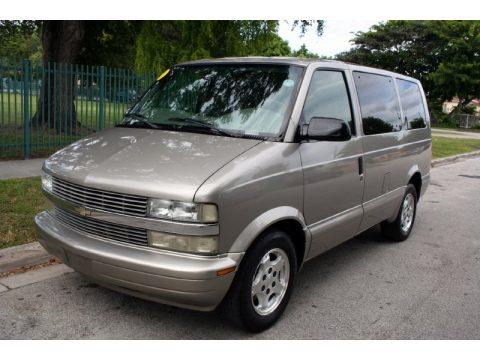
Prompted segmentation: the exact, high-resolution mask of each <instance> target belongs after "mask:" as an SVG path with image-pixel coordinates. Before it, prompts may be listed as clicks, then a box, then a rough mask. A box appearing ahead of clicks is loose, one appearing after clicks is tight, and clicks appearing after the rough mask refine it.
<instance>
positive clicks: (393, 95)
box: [353, 71, 402, 135]
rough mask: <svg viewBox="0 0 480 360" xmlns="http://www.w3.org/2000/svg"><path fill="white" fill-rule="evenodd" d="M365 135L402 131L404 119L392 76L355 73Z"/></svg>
mask: <svg viewBox="0 0 480 360" xmlns="http://www.w3.org/2000/svg"><path fill="white" fill-rule="evenodd" d="M353 78H354V80H355V87H356V88H357V93H358V100H359V102H360V110H361V112H362V124H363V132H364V134H365V135H375V134H383V133H389V132H395V131H400V130H401V129H402V119H401V116H400V104H399V103H398V97H397V92H396V91H395V86H394V84H393V79H392V78H391V77H390V76H384V75H378V74H370V73H363V72H357V71H354V72H353Z"/></svg>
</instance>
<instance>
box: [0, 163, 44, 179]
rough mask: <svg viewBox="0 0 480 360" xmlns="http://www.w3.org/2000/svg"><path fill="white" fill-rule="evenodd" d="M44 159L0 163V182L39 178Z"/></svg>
mask: <svg viewBox="0 0 480 360" xmlns="http://www.w3.org/2000/svg"><path fill="white" fill-rule="evenodd" d="M44 161H45V159H32V160H7V161H0V180H4V179H15V178H26V177H30V176H39V175H40V170H41V169H42V164H43V162H44Z"/></svg>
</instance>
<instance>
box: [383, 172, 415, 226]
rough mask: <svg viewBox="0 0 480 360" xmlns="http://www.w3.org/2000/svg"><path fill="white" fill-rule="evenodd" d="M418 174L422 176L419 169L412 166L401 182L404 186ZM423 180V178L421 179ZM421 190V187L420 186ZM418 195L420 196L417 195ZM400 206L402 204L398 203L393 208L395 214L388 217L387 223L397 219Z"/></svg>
mask: <svg viewBox="0 0 480 360" xmlns="http://www.w3.org/2000/svg"><path fill="white" fill-rule="evenodd" d="M417 172H418V173H419V174H420V175H421V174H422V173H421V172H420V168H419V166H418V165H417V164H414V165H412V167H411V168H410V170H408V172H407V176H406V178H405V181H404V182H403V183H404V184H405V186H406V185H407V184H408V181H409V180H410V179H411V178H412V176H413V175H414V174H415V173H417ZM422 179H423V178H422ZM422 188H423V186H422ZM419 195H420V194H419ZM401 206H402V202H401V201H400V202H399V203H398V204H397V206H395V212H394V213H393V215H392V216H391V217H389V218H388V219H387V221H388V222H392V221H395V218H396V217H397V214H398V212H399V211H400V207H401Z"/></svg>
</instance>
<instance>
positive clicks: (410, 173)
mask: <svg viewBox="0 0 480 360" xmlns="http://www.w3.org/2000/svg"><path fill="white" fill-rule="evenodd" d="M417 172H418V173H419V174H420V175H422V172H421V171H420V168H419V167H418V165H417V164H414V165H412V167H411V168H410V170H408V173H407V177H406V179H405V182H404V184H405V185H407V184H408V181H409V180H410V179H411V178H412V176H413V174H415V173H417Z"/></svg>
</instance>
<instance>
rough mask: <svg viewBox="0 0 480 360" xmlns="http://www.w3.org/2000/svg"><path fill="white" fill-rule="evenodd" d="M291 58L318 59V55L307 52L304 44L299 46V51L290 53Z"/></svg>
mask: <svg viewBox="0 0 480 360" xmlns="http://www.w3.org/2000/svg"><path fill="white" fill-rule="evenodd" d="M292 56H295V57H299V58H318V57H319V56H318V54H316V53H311V52H310V51H308V49H307V46H306V45H305V44H302V46H300V49H298V50H297V51H293V52H292Z"/></svg>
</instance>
